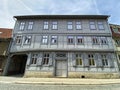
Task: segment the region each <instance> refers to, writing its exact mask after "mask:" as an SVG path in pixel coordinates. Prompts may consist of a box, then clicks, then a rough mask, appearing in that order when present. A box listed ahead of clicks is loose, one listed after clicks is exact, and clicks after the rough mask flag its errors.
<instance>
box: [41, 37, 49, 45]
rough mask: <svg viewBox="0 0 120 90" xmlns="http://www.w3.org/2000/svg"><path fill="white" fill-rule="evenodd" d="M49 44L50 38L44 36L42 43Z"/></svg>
mask: <svg viewBox="0 0 120 90" xmlns="http://www.w3.org/2000/svg"><path fill="white" fill-rule="evenodd" d="M47 42H48V36H43V37H42V43H44V44H47Z"/></svg>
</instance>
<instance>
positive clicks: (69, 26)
mask: <svg viewBox="0 0 120 90" xmlns="http://www.w3.org/2000/svg"><path fill="white" fill-rule="evenodd" d="M67 29H68V30H73V22H72V21H68V22H67Z"/></svg>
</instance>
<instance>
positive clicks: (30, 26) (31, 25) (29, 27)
mask: <svg viewBox="0 0 120 90" xmlns="http://www.w3.org/2000/svg"><path fill="white" fill-rule="evenodd" d="M32 28H33V22H29V23H28V30H31V29H32Z"/></svg>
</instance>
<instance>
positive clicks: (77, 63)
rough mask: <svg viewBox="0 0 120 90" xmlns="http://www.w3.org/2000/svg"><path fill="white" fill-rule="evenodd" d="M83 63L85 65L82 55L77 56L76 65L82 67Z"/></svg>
mask: <svg viewBox="0 0 120 90" xmlns="http://www.w3.org/2000/svg"><path fill="white" fill-rule="evenodd" d="M82 63H83V60H82V55H81V54H76V65H82Z"/></svg>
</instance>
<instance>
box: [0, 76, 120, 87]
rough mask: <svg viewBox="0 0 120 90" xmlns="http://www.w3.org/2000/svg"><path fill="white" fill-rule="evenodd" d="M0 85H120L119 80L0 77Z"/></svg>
mask: <svg viewBox="0 0 120 90" xmlns="http://www.w3.org/2000/svg"><path fill="white" fill-rule="evenodd" d="M0 83H14V84H41V85H101V84H120V79H79V78H22V77H4V76H0Z"/></svg>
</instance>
